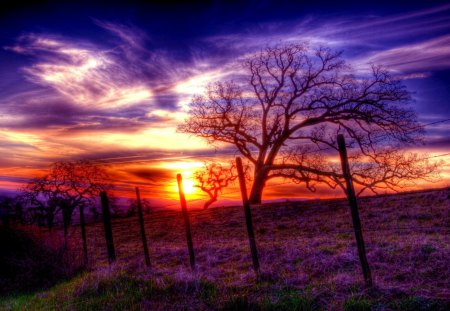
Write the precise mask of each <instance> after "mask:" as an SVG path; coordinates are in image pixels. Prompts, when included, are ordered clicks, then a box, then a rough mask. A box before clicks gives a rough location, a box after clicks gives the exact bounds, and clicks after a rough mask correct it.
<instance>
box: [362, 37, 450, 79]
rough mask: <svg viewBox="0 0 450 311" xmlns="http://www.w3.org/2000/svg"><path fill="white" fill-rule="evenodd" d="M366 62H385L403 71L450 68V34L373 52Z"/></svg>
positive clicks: (365, 59) (386, 64) (394, 68)
mask: <svg viewBox="0 0 450 311" xmlns="http://www.w3.org/2000/svg"><path fill="white" fill-rule="evenodd" d="M364 62H371V63H378V64H383V66H386V67H388V68H390V69H393V70H396V71H399V72H403V73H411V72H413V73H414V72H424V71H431V70H442V69H445V68H450V35H445V36H440V37H438V38H433V39H429V40H425V41H421V42H417V43H413V44H405V45H402V46H398V47H394V48H391V49H387V50H384V51H381V52H375V53H371V54H370V55H369V56H366V57H365V58H364ZM425 77H427V76H426V75H425Z"/></svg>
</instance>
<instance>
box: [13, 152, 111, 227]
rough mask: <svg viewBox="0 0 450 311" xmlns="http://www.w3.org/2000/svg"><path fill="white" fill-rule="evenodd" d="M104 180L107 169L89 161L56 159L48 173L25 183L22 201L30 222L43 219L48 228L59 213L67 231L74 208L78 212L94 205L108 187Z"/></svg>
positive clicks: (109, 186)
mask: <svg viewBox="0 0 450 311" xmlns="http://www.w3.org/2000/svg"><path fill="white" fill-rule="evenodd" d="M107 179H108V178H107V174H106V172H105V171H104V170H103V169H102V168H100V167H98V166H96V165H95V164H93V163H91V162H89V161H76V162H56V163H54V164H53V165H52V166H51V169H50V172H49V173H48V174H47V175H45V176H43V177H40V178H35V179H33V180H32V181H31V182H29V183H28V184H27V185H26V186H25V188H24V189H23V191H22V192H23V193H22V200H23V201H24V202H25V203H26V204H27V205H28V211H29V213H30V214H31V215H32V216H31V220H32V221H34V222H38V223H42V221H43V220H45V222H46V224H47V226H48V227H49V228H50V229H51V228H52V227H53V225H54V219H55V216H56V215H57V214H58V213H59V212H61V213H62V216H63V223H64V228H65V229H66V230H67V227H68V226H69V225H70V223H71V221H72V215H73V213H74V211H75V210H76V209H79V210H80V214H81V213H82V211H83V210H84V208H85V207H91V206H93V205H94V204H95V201H96V198H97V197H98V196H99V193H100V191H104V190H108V189H111V187H112V186H111V184H110V183H108V181H107Z"/></svg>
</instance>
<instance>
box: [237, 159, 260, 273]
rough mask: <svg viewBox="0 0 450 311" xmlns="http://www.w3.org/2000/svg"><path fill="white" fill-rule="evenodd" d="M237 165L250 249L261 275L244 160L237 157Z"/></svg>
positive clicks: (256, 270)
mask: <svg viewBox="0 0 450 311" xmlns="http://www.w3.org/2000/svg"><path fill="white" fill-rule="evenodd" d="M236 167H237V171H238V175H239V186H240V188H241V196H242V204H243V205H244V211H245V224H246V226H247V233H248V240H249V242H250V251H251V253H252V261H253V269H254V270H255V273H256V275H257V276H259V273H260V271H259V259H258V250H257V248H256V241H255V233H254V232H253V222H252V213H251V211H250V203H249V201H248V197H247V188H246V186H245V176H244V170H243V168H242V160H241V158H240V157H236Z"/></svg>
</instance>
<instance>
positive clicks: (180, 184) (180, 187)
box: [177, 174, 195, 270]
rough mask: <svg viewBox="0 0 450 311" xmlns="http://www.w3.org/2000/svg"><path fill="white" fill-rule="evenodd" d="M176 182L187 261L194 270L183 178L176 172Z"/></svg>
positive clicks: (193, 255)
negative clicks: (187, 252) (184, 230)
mask: <svg viewBox="0 0 450 311" xmlns="http://www.w3.org/2000/svg"><path fill="white" fill-rule="evenodd" d="M177 183H178V192H179V194H180V202H181V211H182V213H183V218H184V225H185V227H186V239H187V244H188V249H189V261H190V263H191V269H192V270H194V269H195V254H194V246H193V244H192V235H191V224H190V222H189V215H188V212H187V204H186V198H185V196H184V188H183V178H182V177H181V174H177Z"/></svg>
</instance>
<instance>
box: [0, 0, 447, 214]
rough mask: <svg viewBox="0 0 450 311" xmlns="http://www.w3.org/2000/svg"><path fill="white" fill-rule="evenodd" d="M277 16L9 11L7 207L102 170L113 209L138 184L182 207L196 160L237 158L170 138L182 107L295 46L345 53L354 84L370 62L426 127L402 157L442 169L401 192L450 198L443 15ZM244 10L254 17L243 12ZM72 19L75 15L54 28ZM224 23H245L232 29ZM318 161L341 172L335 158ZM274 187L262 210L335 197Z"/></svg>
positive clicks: (415, 10)
mask: <svg viewBox="0 0 450 311" xmlns="http://www.w3.org/2000/svg"><path fill="white" fill-rule="evenodd" d="M286 6H287V7H289V8H287V7H286V8H284V5H281V6H280V7H279V8H278V6H277V8H276V9H275V8H274V7H271V6H270V5H269V4H267V7H266V6H264V5H261V7H260V8H258V9H255V8H250V7H247V6H244V7H243V8H240V9H239V10H237V9H233V10H232V9H230V8H224V12H225V13H224V16H223V17H222V15H221V16H216V18H217V19H218V20H215V22H214V23H213V25H214V26H212V24H210V22H209V17H207V16H209V15H210V14H213V15H214V14H215V13H211V12H213V11H214V10H213V11H211V12H210V11H209V10H212V9H211V8H210V7H208V5H205V7H204V8H201V7H200V6H199V7H198V8H196V9H195V10H192V9H186V10H188V11H192V12H191V14H192V15H193V16H194V17H195V18H194V20H199V21H201V22H199V24H198V25H197V24H192V23H191V22H186V21H185V20H184V17H183V18H182V17H180V16H178V15H177V17H176V18H175V17H173V18H172V17H170V18H164V19H162V18H161V16H166V17H167V16H171V14H174V13H173V12H172V11H171V9H170V8H167V7H165V6H163V5H161V6H159V5H154V6H152V9H151V10H150V9H148V8H145V9H142V12H140V13H136V15H133V14H131V15H127V14H128V13H124V12H128V11H127V10H122V8H121V7H120V6H118V7H115V6H114V5H113V6H112V8H111V14H106V13H102V10H95V9H93V11H92V12H93V13H92V14H88V15H89V17H88V18H87V17H86V18H84V17H83V18H82V19H80V18H78V17H76V16H78V15H77V14H78V13H80V8H78V7H71V9H67V8H66V7H65V6H64V5H63V4H61V5H58V6H55V7H54V8H53V7H49V6H43V7H42V8H40V9H38V10H37V11H38V12H37V13H36V15H37V16H39V18H37V17H36V19H35V20H33V19H31V20H27V19H25V18H20V16H22V15H21V14H24V15H23V16H27V15H26V14H27V12H28V9H25V8H23V9H18V10H17V11H14V10H13V11H11V17H8V16H6V17H7V18H5V19H3V20H2V22H1V24H2V28H3V29H9V30H8V36H6V35H5V36H4V37H2V42H1V46H2V49H1V50H0V54H1V56H2V57H1V58H0V59H1V61H0V62H1V63H2V68H3V70H2V75H1V76H0V94H1V96H0V97H1V98H0V152H2V160H1V163H0V193H3V194H7V195H15V194H17V193H18V189H20V188H21V187H22V186H23V184H24V182H26V181H27V180H29V178H32V177H35V176H39V175H42V174H43V173H44V172H45V170H46V169H47V168H48V167H49V165H50V164H51V163H52V162H55V161H69V160H76V159H89V160H93V161H95V162H97V163H101V164H102V165H105V167H106V168H107V170H108V172H109V173H110V175H111V176H112V178H113V179H114V180H115V183H116V184H117V190H116V191H117V193H118V195H119V196H120V197H123V198H129V197H132V196H133V191H132V190H133V187H134V186H137V185H138V186H140V187H142V192H143V193H144V194H145V196H146V197H148V198H150V199H151V200H152V202H159V203H157V204H160V205H161V206H163V205H164V204H166V203H167V202H168V201H170V200H177V196H178V194H177V187H176V181H175V176H176V174H177V173H181V174H182V175H183V178H184V187H185V192H186V194H188V195H189V197H190V198H191V199H200V198H202V197H206V194H205V193H203V192H202V191H201V190H200V189H199V188H197V187H195V182H194V181H193V174H194V172H195V171H196V170H199V169H201V168H202V167H203V165H204V163H205V161H216V162H223V163H225V162H227V161H228V160H230V159H233V158H234V157H235V156H236V155H239V152H237V151H236V149H235V147H234V146H232V144H226V143H221V142H215V143H214V144H213V145H210V144H208V143H207V141H206V140H205V139H202V138H200V137H195V136H193V135H187V134H183V133H180V132H179V131H177V126H179V125H180V124H183V123H184V122H185V120H186V119H187V118H188V116H189V103H190V102H191V101H192V98H193V96H196V95H202V94H205V91H206V86H207V85H208V84H209V83H212V82H216V81H226V80H232V81H247V80H246V79H248V77H246V76H245V72H244V71H243V70H242V68H241V67H239V66H238V65H237V63H238V61H240V60H242V59H243V58H245V57H247V56H249V55H252V54H253V53H255V52H258V51H260V50H261V49H264V48H265V47H267V46H270V45H271V44H272V43H277V44H287V43H296V42H307V43H308V44H309V45H311V46H314V45H318V44H323V45H326V46H328V47H330V48H332V49H334V50H336V51H343V54H342V55H343V58H344V59H345V61H346V62H348V63H349V64H351V65H352V66H353V68H354V69H355V72H357V73H358V74H366V73H367V72H368V70H369V69H370V65H369V64H371V63H375V64H381V65H383V66H386V67H387V68H388V69H389V70H390V71H391V72H392V73H393V74H394V75H395V77H396V78H398V79H403V80H404V84H405V85H406V87H407V88H408V90H409V91H411V93H412V97H413V98H412V101H413V108H414V110H415V111H416V113H417V116H418V119H419V122H421V123H422V124H430V125H429V126H427V127H426V128H425V130H426V136H425V140H424V141H425V144H424V145H420V146H419V147H417V146H414V147H412V148H414V149H411V151H415V152H418V153H419V154H427V155H428V156H430V157H433V158H431V159H435V160H439V161H442V164H441V179H440V180H439V181H438V182H429V181H426V180H420V181H417V184H416V185H415V186H413V187H412V188H411V189H420V188H430V187H433V188H434V187H444V186H448V181H449V178H450V169H449V167H448V163H449V162H450V155H448V153H449V150H450V149H449V147H450V145H449V142H448V139H447V136H448V130H449V128H450V122H446V121H445V120H446V119H449V118H450V114H449V112H448V111H450V110H449V109H448V107H449V105H448V98H449V96H450V94H449V88H448V82H449V77H450V75H449V69H450V62H449V59H450V54H449V53H450V37H449V34H448V33H449V27H448V21H447V20H448V13H449V11H450V6H449V5H448V4H442V5H435V6H431V5H429V6H428V5H426V4H423V5H410V6H408V7H407V8H406V7H403V6H401V5H399V6H398V7H397V6H395V5H393V6H392V7H384V6H380V7H379V8H377V9H371V10H369V9H364V8H362V7H361V8H356V7H348V12H347V13H346V14H331V15H330V16H328V15H326V14H325V13H323V12H325V11H323V8H322V7H320V9H317V8H316V7H315V6H314V5H313V4H308V5H307V6H308V7H309V6H311V8H310V12H312V13H308V14H304V13H302V12H303V11H302V10H300V9H299V8H298V7H297V5H294V4H292V5H287V4H286ZM283 8H284V9H283ZM248 10H250V11H248ZM253 10H257V11H258V10H261V12H262V13H261V14H260V15H258V14H250V13H249V14H247V13H245V12H247V11H248V12H253ZM330 10H331V11H333V9H332V8H330ZM69 11H70V12H74V13H73V14H70V15H69V13H64V14H63V15H62V16H64V17H60V14H61V13H60V12H69ZM138 11H139V10H138ZM138 11H136V12H138ZM163 11H164V12H165V13H161V12H163ZM331 11H330V12H331ZM5 12H7V11H5ZM119 12H120V14H118V13H119ZM158 12H160V13H158ZM205 12H209V13H205ZM214 12H215V11H214ZM227 12H228V13H230V12H233V15H235V14H237V16H241V14H242V16H241V17H242V19H239V20H242V21H244V20H247V22H245V23H243V22H242V23H241V22H237V23H236V24H233V23H231V24H230V23H228V22H227V18H226V17H225V16H227V14H228V13H227ZM287 12H298V14H297V13H296V14H293V13H292V14H291V13H289V14H288V13H287ZM305 12H306V11H305ZM203 13H204V14H203ZM5 14H8V13H5ZM141 14H144V15H141ZM165 14H166V15H165ZM286 14H287V15H286ZM197 15H198V16H197ZM12 16H15V17H14V18H13V17H12ZM55 16H58V18H59V19H57V21H55V22H54V23H53V22H51V21H53V20H56V19H55ZM80 16H81V15H80ZM243 16H245V18H244V17H243ZM258 16H259V17H258ZM356 17H357V18H356ZM222 19H223V20H222ZM168 20H173V22H174V25H175V26H174V25H172V24H171V25H169V24H167V21H168ZM219 20H222V22H219ZM158 23H161V25H163V26H161V25H160V24H158ZM68 25H70V26H68ZM205 25H209V26H205ZM242 95H243V97H244V98H251V96H252V94H251V93H248V92H247V93H243V94H242ZM443 120H444V122H441V121H443ZM324 156H325V157H326V159H328V160H329V161H330V163H337V161H338V155H337V154H334V153H329V154H325V155H324ZM285 182H286V180H283V179H281V178H279V179H274V180H270V182H268V185H269V186H268V187H267V188H266V189H265V191H264V199H267V200H272V199H281V198H291V197H314V198H315V197H334V196H341V195H342V193H341V192H340V191H339V190H336V191H333V190H330V189H328V188H326V187H324V188H323V189H322V188H320V187H319V188H320V191H319V190H318V191H317V192H315V193H311V192H310V191H308V190H307V189H306V188H305V185H304V184H294V183H286V184H283V187H279V186H277V185H278V184H280V183H285ZM236 190H237V186H236V185H231V186H230V187H229V189H228V190H227V191H225V192H230V193H231V194H229V195H228V197H224V198H223V199H224V200H238V199H239V196H238V194H236ZM155 204H156V203H155Z"/></svg>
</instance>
